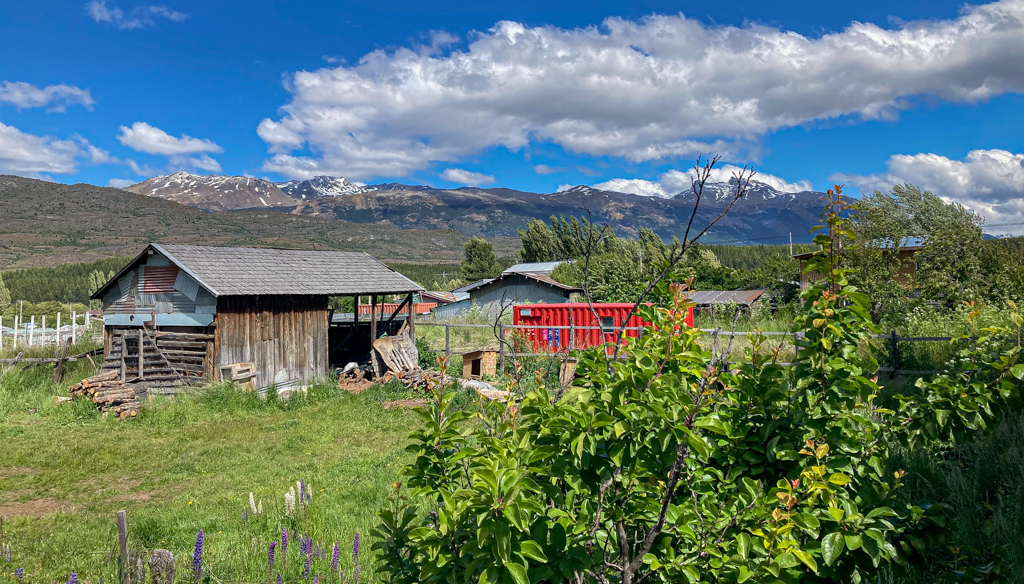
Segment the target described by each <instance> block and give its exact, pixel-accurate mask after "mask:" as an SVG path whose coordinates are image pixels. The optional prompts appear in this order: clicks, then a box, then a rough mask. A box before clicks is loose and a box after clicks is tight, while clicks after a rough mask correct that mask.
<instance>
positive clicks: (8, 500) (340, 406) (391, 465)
mask: <svg viewBox="0 0 1024 584" xmlns="http://www.w3.org/2000/svg"><path fill="white" fill-rule="evenodd" d="M70 373H71V377H70V379H69V381H68V382H71V381H75V380H77V379H80V378H82V377H84V376H85V375H86V374H88V373H91V371H89V370H88V368H87V367H86V366H85V365H84V364H77V366H75V367H72V370H71V372H70ZM52 375H53V373H52V369H51V368H49V367H46V368H43V367H38V368H35V369H29V370H26V371H21V372H16V373H8V374H7V375H6V376H5V377H4V378H2V379H0V418H2V425H0V443H2V444H3V447H2V450H3V456H2V459H0V517H3V518H4V519H3V523H2V527H0V541H2V542H3V543H7V544H8V545H10V547H11V550H12V561H11V563H9V564H8V563H4V562H3V561H2V560H0V582H14V581H15V579H14V575H13V574H14V570H15V569H16V568H18V567H22V568H24V571H25V576H24V582H51V581H61V582H63V581H66V580H67V579H68V576H69V574H70V573H71V572H76V573H77V574H78V575H79V579H80V581H83V582H84V581H89V582H93V583H95V582H99V581H100V578H101V577H102V578H103V579H104V581H105V582H116V581H117V579H116V578H117V575H116V574H117V572H116V557H117V554H116V552H115V551H114V550H116V543H117V537H116V520H115V514H116V512H117V511H118V510H119V509H124V510H126V511H127V513H128V523H129V528H130V538H131V544H132V547H133V548H137V549H140V550H146V551H149V550H152V549H155V548H166V549H168V550H171V551H172V552H173V553H174V554H175V556H176V563H177V566H178V570H177V572H178V580H179V581H182V582H186V581H190V579H191V573H192V553H193V546H194V544H195V538H196V533H197V531H198V530H199V529H203V530H204V532H205V539H206V543H205V554H204V559H203V573H204V575H206V576H209V578H210V581H213V582H241V581H246V582H252V581H262V580H266V581H271V580H274V579H276V575H277V572H278V571H280V572H282V574H283V579H284V580H285V581H288V580H292V581H294V580H298V579H300V578H301V576H302V572H303V571H304V568H305V566H304V565H303V564H304V562H303V561H302V559H301V558H300V557H299V555H298V552H299V544H298V542H297V541H294V540H295V539H296V538H295V534H294V533H293V534H290V535H291V536H292V539H293V542H291V545H290V546H289V549H288V552H287V565H286V566H285V565H284V563H283V562H284V560H283V558H282V553H281V544H280V538H281V532H282V529H284V528H286V527H287V528H290V529H294V530H297V533H298V534H308V535H309V536H310V537H311V538H312V539H313V541H314V542H315V544H316V545H319V546H322V547H323V548H324V549H325V550H326V551H325V555H324V557H320V558H317V559H314V560H313V562H312V566H311V576H310V577H313V576H316V575H319V576H320V577H321V580H320V581H321V582H332V581H338V576H337V575H334V576H331V575H330V574H329V572H330V566H329V565H330V550H331V547H332V545H333V543H334V542H338V544H339V547H340V548H341V550H342V552H341V554H340V555H341V562H340V563H341V567H342V571H343V572H344V571H350V570H351V564H352V543H353V538H354V537H355V535H356V534H357V533H359V534H361V535H362V538H363V542H364V543H365V545H364V546H363V548H364V549H363V553H362V558H361V560H360V562H359V563H360V564H361V566H362V567H361V572H362V578H363V579H364V580H370V579H372V577H373V574H372V572H373V570H372V554H371V553H370V550H369V543H368V539H369V538H368V537H367V536H368V533H369V531H370V530H371V529H372V527H373V526H374V525H375V513H376V511H377V510H378V509H379V508H380V507H381V506H382V505H383V504H384V503H385V498H386V496H387V494H388V492H389V489H390V488H391V487H390V486H391V485H392V483H393V482H395V481H396V480H398V474H399V470H400V469H401V466H402V465H403V464H404V463H405V462H406V454H405V453H404V451H403V447H404V444H405V439H406V436H408V434H409V432H410V431H411V430H412V429H413V427H414V425H415V419H416V416H415V415H414V414H413V413H412V412H410V411H408V410H403V409H390V410H386V409H384V408H383V407H382V406H381V403H380V400H381V399H382V398H391V397H400V396H390V395H387V394H386V392H385V391H384V390H371V391H368V392H365V393H363V394H360V395H349V394H347V393H344V392H341V391H339V390H337V389H335V388H333V387H332V386H330V385H319V386H316V387H313V388H311V389H310V391H309V392H308V394H307V395H305V396H299V397H298V398H295V399H292V400H290V401H289V402H288V403H281V402H278V401H276V400H274V399H271V400H269V401H263V400H260V399H259V398H256V397H254V396H252V395H251V394H247V393H245V392H242V391H239V390H237V389H233V388H231V387H229V386H212V387H211V388H209V389H208V390H207V391H205V392H203V393H202V394H196V395H194V396H188V397H184V398H179V399H177V400H175V401H158V402H150V403H149V404H147V407H146V409H145V410H144V411H143V413H142V414H141V415H140V416H139V418H137V419H134V420H129V421H118V420H114V419H103V418H101V417H100V415H99V414H98V413H97V412H96V411H95V409H94V407H93V405H92V404H91V403H88V402H83V403H74V404H62V405H60V406H58V407H55V406H54V404H53V397H52V396H54V395H66V391H65V384H61V385H59V386H58V385H55V384H53V382H52ZM299 479H304V480H305V481H306V482H307V483H309V484H310V485H311V488H312V492H313V500H312V503H311V504H310V506H309V508H308V511H306V512H304V513H296V517H295V518H294V519H292V520H289V519H287V518H285V516H284V493H285V492H286V491H287V490H288V489H289V487H292V486H294V485H295V482H296V481H297V480H299ZM250 491H251V492H253V493H254V495H255V497H256V499H257V501H259V500H262V504H263V509H264V513H263V515H256V516H253V515H252V514H251V512H250V514H249V517H248V521H244V522H243V519H242V513H243V510H245V509H247V507H248V495H249V492H250ZM273 540H278V542H279V543H278V544H277V550H276V555H277V558H276V561H275V568H274V569H273V570H272V571H271V570H268V565H267V564H268V557H267V552H268V545H269V543H270V541H273ZM112 552H113V553H112ZM351 576H352V575H351V574H349V580H348V581H352V578H351Z"/></svg>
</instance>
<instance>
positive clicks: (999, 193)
mask: <svg viewBox="0 0 1024 584" xmlns="http://www.w3.org/2000/svg"><path fill="white" fill-rule="evenodd" d="M886 167H887V171H886V172H883V173H879V174H871V175H851V174H837V175H835V176H833V177H831V178H832V179H833V180H835V181H837V182H845V183H850V184H852V185H854V186H856V187H857V188H858V189H860V190H861V192H865V191H873V190H879V191H882V192H887V191H888V190H889V189H890V188H892V186H893V185H896V184H900V183H910V184H912V185H915V186H918V187H921V188H922V189H927V190H929V191H931V192H933V193H935V194H936V195H938V196H940V197H942V198H943V199H945V200H946V201H956V202H958V203H960V204H962V205H963V206H965V207H967V208H968V209H971V210H972V211H974V212H976V213H978V214H979V215H981V216H982V217H983V218H985V221H986V223H988V224H989V225H992V226H993V227H991V228H988V229H986V232H988V233H1016V234H1024V225H1007V226H1002V227H999V225H1002V224H1004V223H1020V222H1024V154H1015V153H1013V152H1009V151H1006V150H972V151H970V152H968V153H967V156H966V158H964V159H963V160H953V159H950V158H947V157H945V156H941V155H939V154H928V153H922V154H914V155H906V154H898V155H895V156H892V157H890V158H889V160H888V161H887V163H886Z"/></svg>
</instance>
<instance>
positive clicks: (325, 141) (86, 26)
mask: <svg viewBox="0 0 1024 584" xmlns="http://www.w3.org/2000/svg"><path fill="white" fill-rule="evenodd" d="M0 14H2V15H3V18H0V38H3V39H4V40H5V42H4V45H5V49H6V50H5V59H3V61H2V62H0V173H12V174H20V175H25V176H37V177H44V178H48V179H50V180H56V181H61V182H88V183H93V184H100V185H107V184H111V185H123V184H128V183H129V182H137V181H139V180H143V179H145V178H147V177H148V176H152V175H155V174H163V173H166V172H170V171H174V170H189V171H192V172H199V173H211V172H218V173H223V174H249V175H254V176H262V177H268V178H271V179H273V180H284V179H289V178H306V177H309V176H313V175H316V174H330V175H335V176H346V177H348V178H350V179H352V180H357V181H362V182H379V181H391V180H397V181H400V182H410V183H424V184H432V185H436V186H449V187H452V186H459V185H462V184H472V185H482V186H488V185H492V186H504V187H511V188H518V189H524V190H534V191H547V192H550V191H554V190H556V189H557V188H559V187H560V186H561V185H574V184H581V183H582V184H590V185H598V186H602V187H604V188H613V189H617V190H623V191H628V192H636V193H638V194H649V195H670V194H673V193H674V192H677V191H678V190H681V186H682V185H684V184H685V183H686V177H685V171H686V170H687V168H688V167H689V166H690V164H691V163H692V160H693V159H694V158H695V157H696V156H697V155H698V154H711V153H721V154H722V155H723V157H724V158H723V162H726V163H729V164H735V165H743V164H752V165H753V166H754V167H755V168H756V169H757V170H758V171H759V172H760V173H761V174H762V177H763V178H764V180H765V181H766V182H770V183H771V184H774V185H776V186H778V187H779V188H783V189H787V190H799V189H804V188H808V187H811V188H814V189H820V190H823V189H824V188H826V187H828V186H830V185H831V184H832V183H833V182H842V183H844V184H846V185H848V186H849V187H850V188H851V190H852V191H853V192H857V191H858V190H869V189H874V188H885V187H886V185H891V184H892V183H894V182H901V181H909V182H913V183H915V184H919V185H921V186H924V187H926V188H929V189H931V190H933V191H934V192H936V193H937V194H940V195H942V196H945V197H948V198H949V199H951V200H957V201H960V202H962V203H964V204H965V205H968V206H969V207H971V208H972V209H975V210H977V211H978V212H979V213H981V214H982V215H983V216H984V217H985V218H986V220H987V221H988V223H989V224H992V225H996V226H998V225H1001V224H1004V223H1014V222H1021V221H1024V201H1022V197H1024V166H1022V164H1024V116H1022V115H1021V112H1022V111H1024V95H1022V92H1024V64H1022V63H1024V2H1022V1H1021V0H1004V1H1002V2H997V3H992V4H978V5H973V6H972V5H964V4H961V3H959V2H949V1H944V0H940V1H932V2H903V3H893V2H859V3H823V2H809V1H807V2H790V3H779V2H765V1H762V2H746V3H742V2H740V3H698V2H690V3H670V2H629V3H626V2H580V1H573V2H550V1H546V2H536V1H532V0H528V1H517V2H506V1H501V2H486V3H481V2H462V1H444V2H441V1H433V0H430V1H420V2H399V1H397V0H380V1H377V2H372V3H369V2H359V3H328V2H293V3H284V2H271V1H266V0H254V1H249V2H192V1H186V0H166V3H164V0H158V2H157V3H147V2H129V1H128V0H106V1H100V0H93V1H90V2H82V1H76V2H45V1H43V2H36V3H26V2H18V3H15V2H11V1H7V0H4V3H3V6H2V8H0ZM723 168H724V170H723V172H722V174H721V176H722V177H723V178H725V177H727V176H728V175H729V170H728V167H727V166H726V167H723ZM989 231H990V232H993V233H999V232H1016V233H1020V232H1024V226H1021V225H1010V226H1005V227H993V228H990V229H989Z"/></svg>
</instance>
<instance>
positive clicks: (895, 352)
mask: <svg viewBox="0 0 1024 584" xmlns="http://www.w3.org/2000/svg"><path fill="white" fill-rule="evenodd" d="M416 326H422V327H443V328H444V343H445V344H444V347H443V348H437V349H432V350H434V352H437V353H444V354H445V355H446V356H450V355H453V354H461V353H463V352H467V351H455V350H453V349H452V343H451V330H452V329H492V330H495V331H496V333H497V338H495V339H494V340H495V341H496V342H497V344H498V353H499V356H498V358H499V361H500V364H499V368H500V369H501V370H504V368H505V358H506V355H505V352H506V347H507V346H508V342H507V338H506V332H507V331H509V330H512V331H516V330H534V331H537V330H569V331H570V333H571V334H569V335H568V340H569V344H570V346H569V347H568V348H564V347H559V348H558V350H552V351H550V352H533V353H521V352H516V353H515V356H516V357H557V356H566V357H567V356H568V354H569V353H570V352H571V351H574V350H578V349H582V348H584V347H574V346H572V344H573V342H574V340H575V339H576V335H575V334H574V333H575V331H591V330H605V329H604V327H601V326H568V325H558V326H543V325H523V324H519V325H515V324H512V325H510V324H504V323H497V324H494V325H490V324H468V323H465V324H464V323H450V322H418V323H416ZM645 328H648V327H622V328H621V329H620V328H619V327H616V328H615V329H614V332H618V331H619V330H622V331H642V330H643V329H645ZM607 330H608V331H609V332H612V330H613V329H610V328H609V329H607ZM700 330H701V331H703V332H706V333H711V334H712V335H713V336H722V337H746V336H749V335H754V334H760V335H762V336H766V337H771V336H779V337H789V338H792V339H793V340H794V341H797V340H799V339H801V338H803V337H804V333H801V332H782V331H761V332H760V333H758V332H757V331H727V330H723V329H721V328H702V329H700ZM870 338H872V339H881V340H884V341H888V344H889V349H890V361H891V363H890V364H889V365H888V366H886V367H879V368H878V371H879V372H880V373H889V374H890V378H893V377H895V376H897V375H934V374H936V373H939V371H937V370H930V369H907V368H903V367H901V366H900V365H901V359H900V349H899V345H900V343H917V342H949V341H952V340H954V339H959V338H961V337H952V336H948V337H903V336H900V335H899V334H897V333H896V331H892V332H890V333H889V334H879V335H871V336H870ZM479 348H480V347H474V349H479ZM553 349H554V347H553ZM781 365H787V366H791V365H794V363H781Z"/></svg>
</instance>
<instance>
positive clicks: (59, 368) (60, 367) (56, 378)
mask: <svg viewBox="0 0 1024 584" xmlns="http://www.w3.org/2000/svg"><path fill="white" fill-rule="evenodd" d="M69 346H70V343H64V350H63V351H62V352H61V354H60V359H58V360H57V364H56V365H54V366H53V382H54V383H60V381H61V379H63V378H64V362H65V361H67V359H68V347H69Z"/></svg>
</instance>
